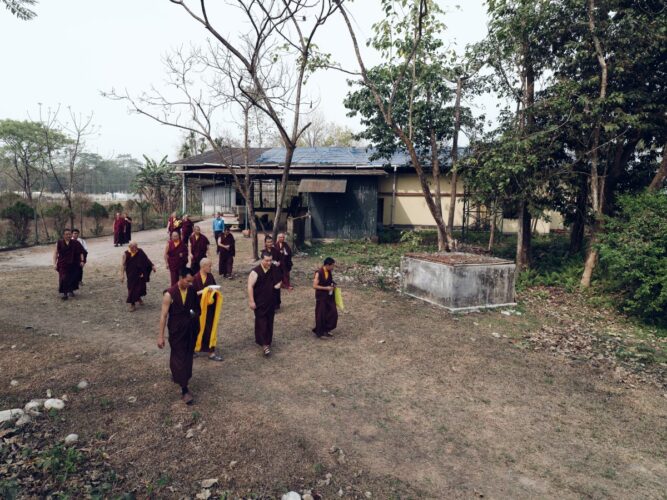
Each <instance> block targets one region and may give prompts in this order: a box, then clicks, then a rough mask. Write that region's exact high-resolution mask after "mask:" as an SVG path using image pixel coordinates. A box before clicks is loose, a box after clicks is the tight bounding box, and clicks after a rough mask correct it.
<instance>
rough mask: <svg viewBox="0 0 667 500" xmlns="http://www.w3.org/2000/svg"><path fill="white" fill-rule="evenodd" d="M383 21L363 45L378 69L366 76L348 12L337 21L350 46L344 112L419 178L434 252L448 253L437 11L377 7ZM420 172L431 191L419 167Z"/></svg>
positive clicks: (423, 6) (447, 92) (448, 121)
mask: <svg viewBox="0 0 667 500" xmlns="http://www.w3.org/2000/svg"><path fill="white" fill-rule="evenodd" d="M381 5H382V9H383V11H384V13H385V18H384V19H383V20H382V21H380V22H379V23H377V24H376V25H375V26H374V33H375V36H374V37H373V39H372V40H371V42H370V45H372V46H373V48H375V49H376V50H377V51H378V52H379V53H380V54H381V55H382V56H383V59H384V60H385V61H386V62H385V63H384V64H381V65H379V66H377V67H375V68H371V69H367V67H366V64H365V63H364V59H363V56H362V54H361V49H360V47H359V43H358V40H357V36H356V33H355V31H354V28H353V26H352V22H351V20H350V17H351V16H350V14H349V12H348V11H347V10H346V9H344V8H342V9H341V11H340V12H341V15H342V16H343V19H344V21H345V24H346V26H347V29H348V33H349V35H350V38H351V40H352V44H353V46H354V51H355V55H356V58H357V63H358V65H359V76H360V77H361V80H360V81H359V82H356V83H357V85H359V86H361V88H360V89H359V90H357V91H355V92H352V93H351V94H349V95H348V97H347V99H346V101H345V105H346V106H347V107H348V108H349V109H350V110H351V112H350V114H351V115H352V116H354V115H356V114H359V115H361V117H362V124H363V125H364V126H365V127H366V130H365V131H364V132H362V133H361V134H360V136H361V137H363V138H365V139H368V140H369V141H370V142H371V144H372V145H373V146H375V147H376V148H377V150H378V153H377V156H378V157H385V158H387V157H389V156H391V155H392V154H393V153H395V152H396V151H398V150H404V151H406V152H407V154H408V155H409V157H410V161H411V164H412V167H413V168H414V169H415V172H416V173H417V176H418V177H419V182H420V186H421V189H422V194H423V196H424V200H425V201H426V205H427V206H428V208H429V211H430V212H431V215H432V217H433V219H434V221H435V224H436V227H437V230H438V248H439V249H440V250H441V251H442V250H447V249H453V248H454V247H455V241H454V239H453V238H452V236H451V233H450V232H449V231H448V229H447V222H446V221H445V218H444V216H443V210H442V203H441V201H442V193H441V185H440V171H441V163H442V158H441V157H440V151H441V145H442V144H443V142H444V141H445V140H447V139H449V138H451V130H452V115H451V113H449V112H447V111H448V108H447V106H446V103H447V102H448V101H449V100H450V98H451V89H449V87H448V86H447V85H446V84H445V82H444V81H443V79H442V73H443V70H444V67H443V60H442V54H441V48H442V42H441V41H440V39H439V38H438V36H437V35H438V33H440V32H441V31H442V30H443V29H444V26H443V25H442V23H441V22H440V20H439V18H438V15H439V14H440V11H439V9H438V6H437V3H436V2H434V1H431V0H416V1H407V0H406V1H403V2H393V1H392V0H382V4H381ZM425 164H426V165H428V168H429V169H430V171H431V176H432V180H433V190H431V186H430V184H429V176H428V173H427V169H425V168H424V165H425Z"/></svg>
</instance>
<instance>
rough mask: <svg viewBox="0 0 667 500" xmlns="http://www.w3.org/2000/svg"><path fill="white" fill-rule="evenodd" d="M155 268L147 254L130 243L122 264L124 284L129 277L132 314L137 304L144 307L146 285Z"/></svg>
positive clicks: (128, 297)
mask: <svg viewBox="0 0 667 500" xmlns="http://www.w3.org/2000/svg"><path fill="white" fill-rule="evenodd" d="M155 271H156V269H155V266H154V265H153V263H152V262H151V260H150V259H149V258H148V256H147V255H146V253H145V252H144V251H143V250H142V249H141V248H139V246H138V245H137V243H136V242H134V241H130V244H129V245H128V249H127V250H126V251H125V252H124V253H123V261H122V263H121V270H120V272H121V278H120V281H121V282H123V281H124V280H125V277H126V276H127V300H126V301H125V302H127V303H128V304H129V305H130V306H129V308H130V312H133V311H135V310H136V306H135V304H136V303H139V305H140V306H143V305H144V301H143V299H142V297H145V296H146V283H148V282H149V281H150V276H151V272H155Z"/></svg>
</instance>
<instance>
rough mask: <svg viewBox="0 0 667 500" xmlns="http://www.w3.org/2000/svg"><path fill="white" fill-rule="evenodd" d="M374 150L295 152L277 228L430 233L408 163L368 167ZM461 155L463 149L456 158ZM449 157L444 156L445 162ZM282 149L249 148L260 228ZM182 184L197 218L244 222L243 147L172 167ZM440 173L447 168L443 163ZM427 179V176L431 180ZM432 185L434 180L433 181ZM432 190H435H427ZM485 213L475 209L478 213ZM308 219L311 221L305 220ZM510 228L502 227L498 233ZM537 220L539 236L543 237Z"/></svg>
mask: <svg viewBox="0 0 667 500" xmlns="http://www.w3.org/2000/svg"><path fill="white" fill-rule="evenodd" d="M372 154H373V151H372V150H370V149H367V148H363V147H320V148H297V149H296V151H295V153H294V158H293V160H292V167H291V169H290V174H289V176H290V180H289V181H288V185H287V190H286V196H285V203H284V206H283V208H284V210H285V214H284V216H283V218H281V221H280V224H281V227H285V225H286V221H287V217H288V216H289V217H293V218H297V219H298V220H304V223H305V224H306V227H305V228H304V231H305V233H306V234H307V235H308V237H310V238H313V239H329V238H332V239H333V238H338V239H362V238H373V237H375V236H377V233H378V228H382V227H394V228H406V229H411V228H428V227H434V226H435V221H434V220H433V217H432V216H431V212H430V211H429V209H428V207H427V205H426V201H425V200H424V196H423V194H422V190H421V186H420V183H419V178H418V176H417V174H416V172H415V170H414V168H412V166H411V164H410V161H409V157H408V156H407V155H405V154H396V155H394V156H393V157H392V158H390V159H389V160H386V159H380V160H371V156H372ZM464 154H465V150H463V149H462V150H461V151H460V153H459V156H462V155H464ZM446 156H449V155H446ZM284 158H285V149H284V148H251V149H250V150H249V151H248V158H247V169H248V174H249V175H250V176H251V178H252V190H253V196H254V198H253V199H254V205H255V212H256V215H257V217H258V218H259V219H260V221H263V224H264V225H265V224H270V223H271V222H272V220H273V214H274V212H275V208H276V199H277V197H278V192H277V191H278V186H279V184H280V178H281V175H282V172H283V164H284ZM174 165H176V166H178V167H179V168H180V171H179V172H178V173H180V174H181V175H184V176H185V178H186V179H197V180H199V182H200V185H201V191H202V207H201V208H202V214H204V215H207V216H208V215H213V214H214V213H215V212H217V211H219V210H222V211H223V212H227V213H234V214H236V215H238V217H239V221H244V217H245V200H244V199H243V197H242V196H241V194H240V193H237V192H236V188H235V185H234V180H233V176H232V174H231V172H230V169H229V168H228V167H231V169H232V170H233V171H234V172H235V173H236V175H238V176H245V174H246V158H245V157H244V155H243V149H241V148H228V149H225V157H224V158H220V157H219V156H218V154H217V153H215V152H214V151H209V152H206V153H203V154H200V155H197V156H193V157H190V158H186V159H183V160H178V161H176V162H174ZM443 170H449V165H448V164H447V162H446V161H443ZM429 177H430V176H429ZM431 182H432V181H431ZM440 186H441V198H442V208H443V213H445V214H446V213H447V211H448V210H449V198H450V176H449V175H448V174H445V173H443V175H442V176H441V180H440ZM431 189H433V186H431ZM458 191H459V192H458V193H457V202H456V211H455V217H454V225H455V226H456V227H461V226H462V225H463V224H464V222H465V221H469V219H470V213H471V210H470V206H469V204H468V205H466V202H465V196H464V195H465V193H464V191H463V182H459V188H458ZM480 210H483V209H481V208H479V207H477V211H478V212H479V211H480ZM306 214H308V215H309V217H304V216H305V215H306ZM512 224H513V222H512V221H511V220H507V219H506V220H505V224H504V225H503V229H504V230H505V231H507V230H508V229H510V230H511V228H512V227H514V228H516V225H515V223H514V226H512ZM550 229H551V227H550V224H549V223H546V222H544V221H541V222H540V223H539V224H538V227H537V230H538V232H549V230H550Z"/></svg>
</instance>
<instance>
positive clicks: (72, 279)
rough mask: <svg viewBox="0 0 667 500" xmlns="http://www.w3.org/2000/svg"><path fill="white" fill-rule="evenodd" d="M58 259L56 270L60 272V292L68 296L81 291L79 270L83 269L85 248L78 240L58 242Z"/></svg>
mask: <svg viewBox="0 0 667 500" xmlns="http://www.w3.org/2000/svg"><path fill="white" fill-rule="evenodd" d="M56 251H57V252H58V258H57V260H56V269H57V271H58V292H59V293H63V294H67V293H72V292H74V290H78V289H79V269H81V255H83V251H84V250H83V247H82V246H81V243H79V242H78V241H76V240H70V241H69V244H67V243H65V240H58V243H56Z"/></svg>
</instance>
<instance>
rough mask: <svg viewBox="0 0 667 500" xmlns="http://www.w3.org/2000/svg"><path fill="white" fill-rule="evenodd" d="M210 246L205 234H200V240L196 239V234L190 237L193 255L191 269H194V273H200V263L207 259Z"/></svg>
mask: <svg viewBox="0 0 667 500" xmlns="http://www.w3.org/2000/svg"><path fill="white" fill-rule="evenodd" d="M209 244H210V243H209V241H208V238H207V237H206V236H204V235H203V234H200V235H199V238H196V237H195V235H194V234H193V235H192V236H190V251H191V253H192V263H191V264H190V268H192V272H193V273H197V272H199V261H200V260H202V259H203V258H204V257H206V252H208V246H209Z"/></svg>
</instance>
